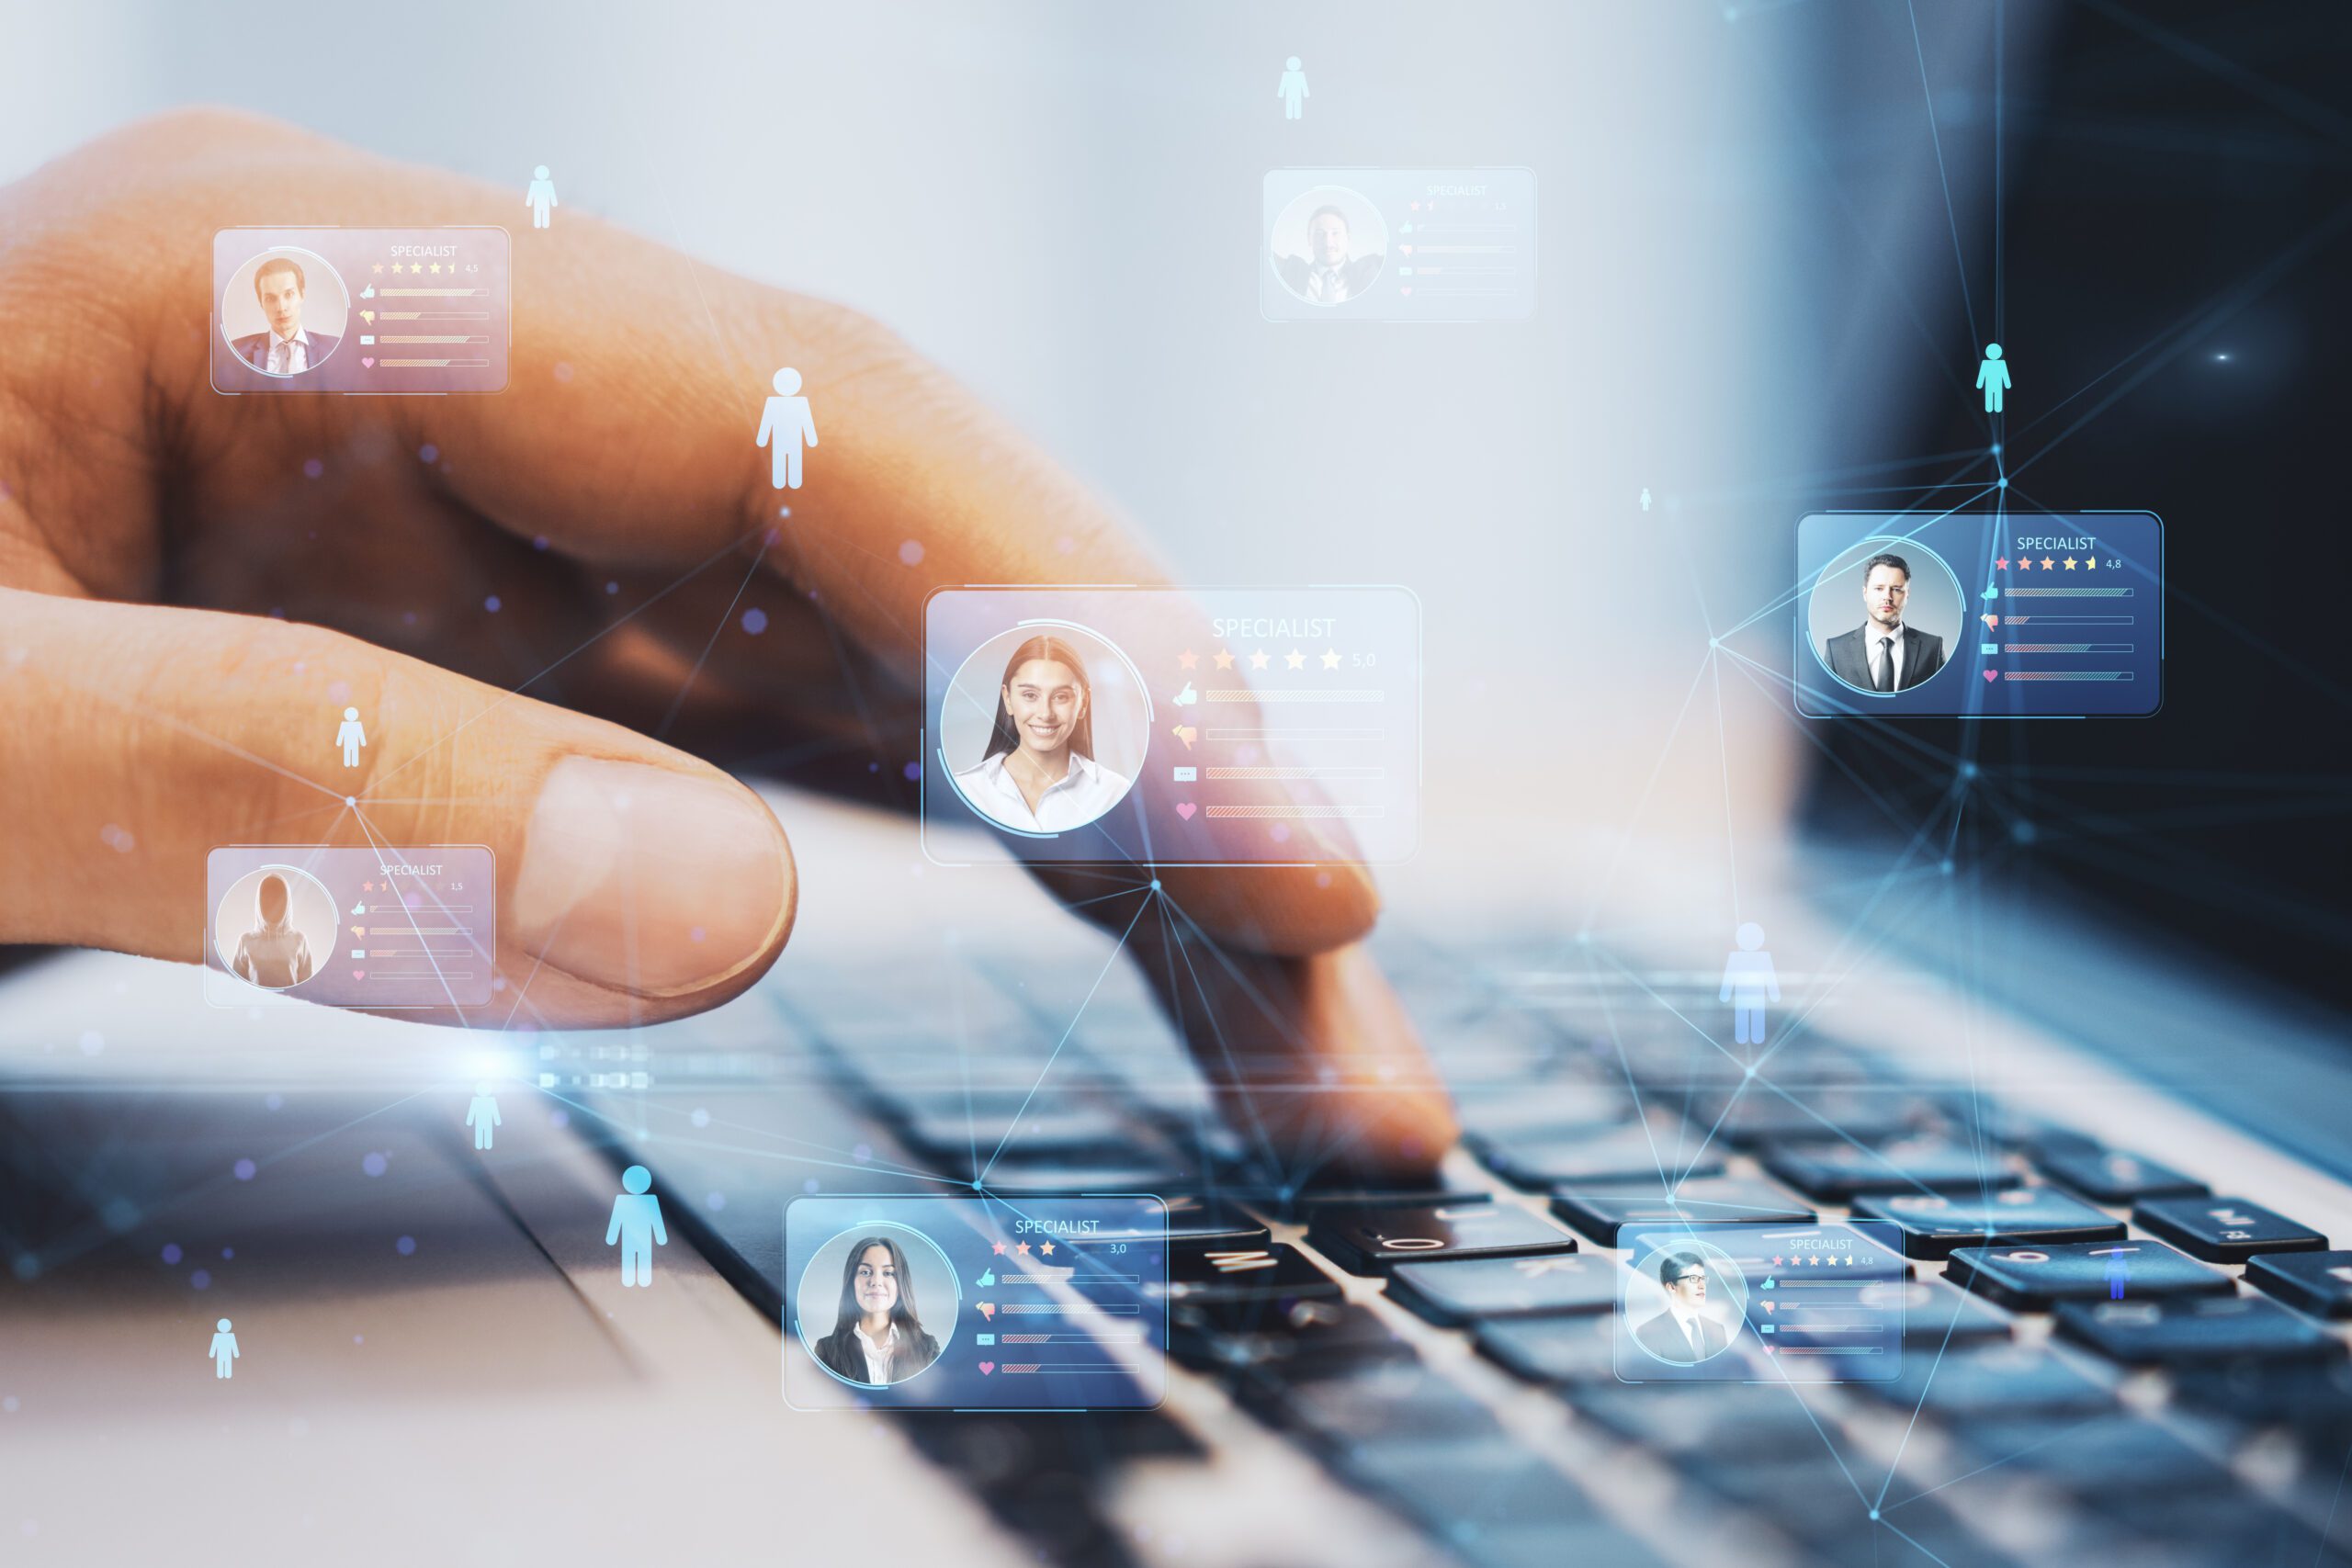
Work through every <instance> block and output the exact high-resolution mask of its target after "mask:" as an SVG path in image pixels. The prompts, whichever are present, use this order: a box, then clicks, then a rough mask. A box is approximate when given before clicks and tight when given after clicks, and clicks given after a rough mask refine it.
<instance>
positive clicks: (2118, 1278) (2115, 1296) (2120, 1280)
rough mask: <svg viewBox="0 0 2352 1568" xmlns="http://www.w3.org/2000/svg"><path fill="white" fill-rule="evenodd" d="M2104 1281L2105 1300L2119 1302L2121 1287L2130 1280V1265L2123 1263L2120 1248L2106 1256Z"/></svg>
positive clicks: (2112, 1250) (2121, 1293) (2121, 1296)
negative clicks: (2105, 1289) (2105, 1286)
mask: <svg viewBox="0 0 2352 1568" xmlns="http://www.w3.org/2000/svg"><path fill="white" fill-rule="evenodd" d="M2106 1279H2107V1299H2108V1300H2109V1301H2111V1302H2120V1301H2121V1300H2122V1299H2123V1287H2124V1286H2125V1285H2127V1284H2129V1283H2131V1265H2130V1264H2129V1263H2126V1262H2124V1261H2123V1249H2122V1248H2121V1247H2115V1248H2113V1249H2111V1250H2110V1251H2109V1253H2108V1255H2107V1273H2106Z"/></svg>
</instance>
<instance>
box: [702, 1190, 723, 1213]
mask: <svg viewBox="0 0 2352 1568" xmlns="http://www.w3.org/2000/svg"><path fill="white" fill-rule="evenodd" d="M703 1201H704V1202H706V1203H707V1204H709V1205H710V1209H711V1213H718V1211H719V1210H721V1209H724V1208H725V1207H727V1194H726V1193H724V1192H714V1193H712V1194H711V1195H710V1196H709V1197H707V1198H705V1199H704V1200H703Z"/></svg>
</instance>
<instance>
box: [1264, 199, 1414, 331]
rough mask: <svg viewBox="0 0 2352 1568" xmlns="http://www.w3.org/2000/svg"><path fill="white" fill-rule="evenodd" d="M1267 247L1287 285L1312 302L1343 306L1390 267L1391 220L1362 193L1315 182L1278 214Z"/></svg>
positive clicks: (1276, 274) (1368, 287) (1358, 296)
mask: <svg viewBox="0 0 2352 1568" xmlns="http://www.w3.org/2000/svg"><path fill="white" fill-rule="evenodd" d="M1268 249H1269V254H1268V256H1267V260H1268V261H1269V262H1270V263H1272V266H1273V269H1274V276H1276V277H1279V278H1281V279H1282V283H1283V288H1287V289H1289V290H1290V291H1291V292H1292V293H1293V294H1295V295H1296V296H1297V297H1298V298H1299V299H1304V300H1306V302H1307V303H1308V304H1310V305H1344V304H1346V303H1347V302H1348V301H1349V300H1351V299H1363V297H1364V295H1365V294H1366V293H1368V292H1370V290H1371V288H1372V286H1373V284H1374V282H1376V281H1378V279H1379V277H1380V274H1381V270H1382V269H1383V268H1384V267H1385V266H1386V265H1388V224H1387V223H1386V221H1385V220H1383V219H1382V218H1381V216H1380V209H1378V208H1377V207H1374V205H1373V204H1372V199H1371V198H1370V197H1367V196H1365V195H1364V194H1363V192H1361V191H1355V190H1350V189H1349V188H1348V187H1347V186H1312V187H1310V188H1308V189H1306V190H1303V191H1300V192H1299V193H1298V194H1297V195H1296V196H1295V197H1291V198H1290V202H1289V204H1288V205H1287V206H1285V207H1284V208H1283V209H1282V211H1281V213H1280V214H1279V215H1277V216H1276V217H1275V219H1274V231H1273V234H1272V237H1271V241H1270V243H1269V247H1268Z"/></svg>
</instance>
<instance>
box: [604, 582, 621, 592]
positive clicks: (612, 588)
mask: <svg viewBox="0 0 2352 1568" xmlns="http://www.w3.org/2000/svg"><path fill="white" fill-rule="evenodd" d="M620 591H621V585H620V584H619V583H617V582H607V583H606V584H605V592H607V593H618V592H620Z"/></svg>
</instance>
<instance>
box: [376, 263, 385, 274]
mask: <svg viewBox="0 0 2352 1568" xmlns="http://www.w3.org/2000/svg"><path fill="white" fill-rule="evenodd" d="M376 270H377V271H378V272H381V271H383V270H384V264H383V263H382V262H378V263H377V264H376Z"/></svg>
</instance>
